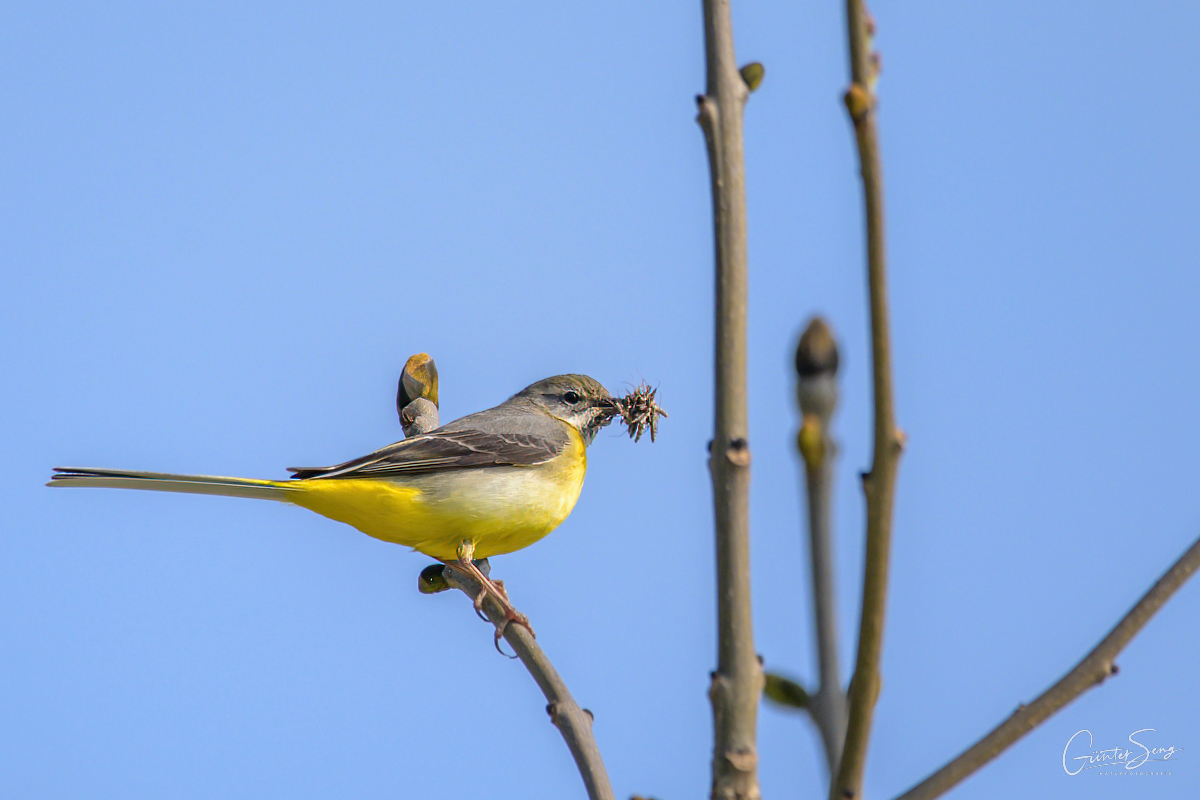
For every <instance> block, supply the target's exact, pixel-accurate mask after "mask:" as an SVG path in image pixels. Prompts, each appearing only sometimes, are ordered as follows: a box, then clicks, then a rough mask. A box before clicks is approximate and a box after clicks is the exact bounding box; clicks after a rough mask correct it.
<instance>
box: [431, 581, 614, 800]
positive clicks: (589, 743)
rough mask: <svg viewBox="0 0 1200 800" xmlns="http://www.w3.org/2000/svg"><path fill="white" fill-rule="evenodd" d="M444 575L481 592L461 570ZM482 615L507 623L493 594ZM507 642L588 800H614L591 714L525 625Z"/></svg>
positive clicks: (471, 593) (508, 630)
mask: <svg viewBox="0 0 1200 800" xmlns="http://www.w3.org/2000/svg"><path fill="white" fill-rule="evenodd" d="M443 575H444V577H445V580H446V582H447V583H448V584H449V585H450V586H453V587H454V588H456V589H460V590H462V591H463V592H464V593H465V594H466V595H467V597H470V598H471V600H472V601H474V600H475V598H476V597H477V596H478V594H479V592H480V589H481V587H480V586H479V584H478V583H476V582H475V581H474V580H472V579H471V578H470V577H469V576H467V575H464V574H463V573H462V572H461V571H459V570H456V569H454V568H452V567H447V568H446V569H445V570H444V572H443ZM483 613H484V614H486V615H487V618H488V620H490V621H491V623H492V624H493V625H495V626H496V627H497V628H498V629H499V628H500V626H501V625H502V624H504V610H503V609H502V608H500V605H499V604H498V603H497V602H496V600H495V598H493V597H492V596H491V595H490V594H485V595H484V600H483ZM504 640H505V641H506V642H508V644H509V646H510V647H512V649H513V652H514V653H516V654H517V658H519V659H521V663H522V664H524V665H525V669H527V670H529V674H530V675H532V676H533V679H534V681H536V682H537V685H538V688H539V689H541V690H542V694H544V695H545V696H546V701H547V705H546V712H547V713H548V714H549V715H550V721H551V722H553V723H554V726H555V727H556V728H558V732H559V733H560V734H562V737H563V741H565V742H566V743H567V748H568V749H569V750H570V751H571V755H572V756H573V757H574V758H575V766H576V767H577V768H578V769H579V775H580V777H582V778H583V785H584V786H585V787H586V788H587V794H588V798H589V800H614V796H613V790H612V785H611V784H610V783H609V781H608V772H607V771H606V770H605V769H604V760H603V759H602V758H601V757H600V750H599V748H598V747H596V739H595V737H594V736H593V735H592V712H590V711H587V710H586V709H582V708H580V707H579V704H578V703H576V702H575V698H573V697H572V696H571V692H570V690H569V689H567V685H566V684H565V683H564V682H563V679H562V678H561V677H559V674H558V670H556V669H554V665H553V664H551V663H550V659H549V658H547V657H546V654H545V653H544V652H542V648H541V647H539V646H538V643H537V641H536V640H535V639H534V638H533V634H531V633H530V632H529V630H528V629H527V628H526V627H525V626H523V625H518V624H513V623H510V624H508V625H507V626H505V627H504Z"/></svg>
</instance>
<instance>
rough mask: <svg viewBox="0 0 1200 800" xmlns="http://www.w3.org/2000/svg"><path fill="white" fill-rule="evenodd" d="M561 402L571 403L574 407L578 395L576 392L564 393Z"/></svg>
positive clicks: (577, 400)
mask: <svg viewBox="0 0 1200 800" xmlns="http://www.w3.org/2000/svg"><path fill="white" fill-rule="evenodd" d="M563 400H566V401H567V402H568V403H571V404H572V405H574V404H575V403H578V402H579V393H578V392H565V393H564V394H563Z"/></svg>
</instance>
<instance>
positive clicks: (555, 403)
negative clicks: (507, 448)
mask: <svg viewBox="0 0 1200 800" xmlns="http://www.w3.org/2000/svg"><path fill="white" fill-rule="evenodd" d="M516 397H518V398H523V399H526V400H528V401H529V402H531V403H533V404H534V405H536V406H537V407H538V408H541V409H542V410H544V411H545V412H546V413H548V414H550V415H551V416H553V417H557V418H558V419H561V420H562V421H563V422H565V423H567V424H568V425H570V426H572V427H573V428H575V430H577V431H579V435H580V436H582V437H583V441H584V443H585V444H591V443H592V439H593V438H595V436H596V434H597V433H598V432H599V431H600V429H601V428H603V427H604V426H605V425H607V424H608V423H610V422H612V420H613V417H614V416H615V415H616V413H617V407H616V405H615V404H614V403H613V398H612V395H610V394H609V393H608V390H607V389H605V388H604V387H603V386H602V385H600V382H599V381H597V380H595V379H594V378H589V377H588V376H587V375H555V376H554V377H553V378H546V379H545V380H541V381H538V382H537V383H535V384H533V385H531V386H527V387H525V388H524V389H522V390H521V391H520V392H518V393H517V395H516Z"/></svg>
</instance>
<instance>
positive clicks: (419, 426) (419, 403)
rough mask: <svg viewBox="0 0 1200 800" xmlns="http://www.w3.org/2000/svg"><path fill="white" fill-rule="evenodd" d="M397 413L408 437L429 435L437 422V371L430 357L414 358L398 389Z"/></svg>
mask: <svg viewBox="0 0 1200 800" xmlns="http://www.w3.org/2000/svg"><path fill="white" fill-rule="evenodd" d="M396 412H397V413H398V414H399V415H400V426H401V427H402V428H404V435H405V436H415V435H417V434H418V433H429V432H430V431H432V430H436V429H437V428H438V426H439V425H440V424H441V423H440V422H439V420H438V371H437V366H436V365H435V364H434V363H433V358H432V357H431V356H430V355H429V354H428V353H417V354H416V355H415V356H411V357H410V358H409V359H408V361H407V363H405V365H404V370H403V371H402V372H401V373H400V381H399V383H398V385H397V386H396Z"/></svg>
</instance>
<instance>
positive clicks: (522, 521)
mask: <svg viewBox="0 0 1200 800" xmlns="http://www.w3.org/2000/svg"><path fill="white" fill-rule="evenodd" d="M586 470H587V453H586V450H585V447H584V444H583V440H582V439H581V438H580V437H579V435H578V434H577V433H576V432H575V431H571V444H570V445H569V446H568V447H567V448H566V449H565V450H564V451H563V452H562V453H561V454H560V455H558V456H557V457H556V458H554V459H553V460H551V461H548V462H546V463H544V464H538V465H535V466H531V467H484V468H480V469H466V470H456V471H453V472H445V473H435V474H430V475H418V476H415V477H411V478H404V479H395V478H389V479H380V478H347V479H341V478H329V479H315V480H307V481H298V482H296V483H291V484H289V489H292V490H293V491H292V492H289V497H288V499H289V500H291V502H293V503H295V504H296V505H299V506H303V507H304V508H307V509H309V510H311V511H315V512H317V513H318V514H321V515H322V516H326V517H329V518H330V519H335V520H337V521H338V522H344V523H346V524H347V525H352V526H353V527H355V528H358V529H359V530H360V531H362V532H363V533H365V534H367V535H368V536H373V537H375V538H376V539H382V540H383V541H385V542H395V543H397V544H403V545H407V546H409V547H411V548H413V549H414V550H417V551H419V552H422V553H424V554H425V555H427V556H432V557H433V558H438V559H443V560H448V559H453V558H455V557H456V555H457V552H458V547H459V545H460V544H461V543H462V541H463V540H464V539H469V540H471V541H472V542H473V543H474V544H475V557H476V558H488V557H490V556H496V555H502V554H504V553H511V552H513V551H514V550H520V549H521V548H523V547H528V546H529V545H531V544H533V543H534V542H536V541H537V540H538V539H541V538H542V537H543V536H545V535H546V534H548V533H549V532H550V531H552V530H554V529H555V528H557V527H558V526H559V524H561V523H562V521H563V520H565V519H566V518H567V515H568V514H570V513H571V509H572V508H574V507H575V501H576V500H577V499H579V492H580V490H581V489H582V488H583V476H584V473H585V472H586Z"/></svg>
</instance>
